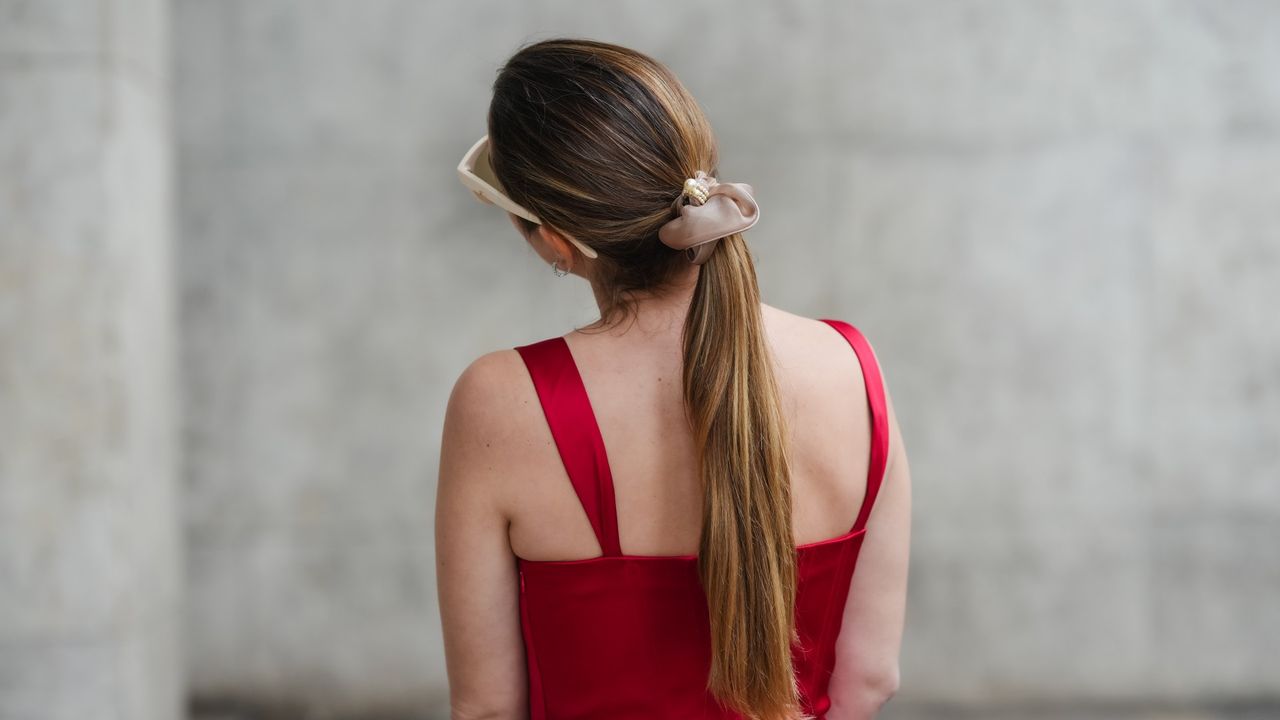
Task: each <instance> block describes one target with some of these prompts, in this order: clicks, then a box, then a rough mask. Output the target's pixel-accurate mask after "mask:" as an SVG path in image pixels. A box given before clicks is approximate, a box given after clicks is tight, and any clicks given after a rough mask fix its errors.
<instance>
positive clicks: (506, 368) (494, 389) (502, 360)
mask: <svg viewBox="0 0 1280 720" xmlns="http://www.w3.org/2000/svg"><path fill="white" fill-rule="evenodd" d="M526 386H527V387H526ZM531 389H532V385H531V383H530V381H529V379H528V372H527V371H526V370H525V367H524V361H523V360H521V359H520V354H519V353H518V352H516V351H515V350H513V349H504V350H495V351H493V352H488V353H485V354H484V355H481V356H480V357H478V358H476V359H475V360H473V361H471V363H470V364H469V365H467V367H466V368H465V369H464V370H463V371H462V373H461V374H460V375H459V376H458V378H457V380H456V381H454V384H453V391H452V392H451V393H450V394H449V405H448V409H447V411H446V418H447V421H453V422H454V423H455V424H461V425H463V426H464V427H466V428H468V429H472V430H480V431H483V430H497V429H499V428H501V427H502V426H503V425H504V424H506V423H508V422H510V421H511V419H512V417H513V415H514V414H516V413H515V411H516V410H517V408H519V407H520V406H521V405H522V404H527V398H525V395H526V394H527V393H526V390H531Z"/></svg>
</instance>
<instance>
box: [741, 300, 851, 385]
mask: <svg viewBox="0 0 1280 720" xmlns="http://www.w3.org/2000/svg"><path fill="white" fill-rule="evenodd" d="M761 313H762V314H763V317H764V324H765V331H766V332H767V333H768V334H769V341H770V345H771V347H772V349H773V352H774V355H775V357H776V359H777V362H778V364H779V366H780V369H781V370H782V372H783V373H791V374H794V375H796V376H797V379H798V380H800V379H807V383H806V384H808V383H812V384H814V385H817V386H829V383H831V382H832V381H836V380H838V379H844V380H845V382H844V383H842V384H846V385H851V386H854V387H856V386H859V385H861V376H862V373H861V372H859V369H860V366H859V364H858V359H857V356H856V355H855V354H854V352H853V349H852V348H851V347H849V343H848V342H847V341H846V340H845V339H844V338H843V337H842V336H841V335H840V333H839V332H837V331H836V329H835V328H833V327H831V326H830V325H828V324H827V323H825V322H823V321H822V320H818V319H814V318H808V317H804V316H802V315H796V314H794V313H790V312H787V311H785V310H780V309H778V308H775V307H772V306H769V305H763V304H762V305H761ZM851 324H854V325H856V323H851Z"/></svg>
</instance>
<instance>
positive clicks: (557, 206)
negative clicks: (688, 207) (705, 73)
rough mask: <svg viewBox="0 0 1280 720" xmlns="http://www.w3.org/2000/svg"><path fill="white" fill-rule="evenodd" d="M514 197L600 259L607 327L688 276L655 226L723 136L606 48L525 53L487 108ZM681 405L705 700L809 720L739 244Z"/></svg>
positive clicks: (783, 461) (782, 474) (688, 360)
mask: <svg viewBox="0 0 1280 720" xmlns="http://www.w3.org/2000/svg"><path fill="white" fill-rule="evenodd" d="M488 125H489V137H490V141H491V157H492V159H493V166H494V171H495V173H496V174H497V176H498V179H499V181H500V182H501V183H502V185H503V187H504V188H505V189H506V191H507V192H508V194H509V195H510V196H511V197H512V199H514V200H515V201H516V202H518V203H520V204H522V205H524V206H525V207H527V208H529V209H530V210H531V211H533V212H534V213H535V214H536V215H538V217H539V218H540V219H541V220H542V221H543V222H544V223H546V224H548V225H550V226H552V227H554V228H556V229H557V230H559V231H561V232H565V233H568V234H570V235H572V236H573V237H575V238H576V239H578V240H580V241H582V242H583V243H585V244H586V245H588V246H589V247H591V248H592V249H594V250H595V251H596V252H597V253H599V257H598V258H597V259H596V264H595V265H594V266H593V272H594V273H595V279H596V281H597V284H598V285H599V287H600V288H601V289H602V290H603V293H604V299H603V303H602V304H603V307H604V311H603V313H602V315H603V317H602V320H604V321H606V322H608V321H610V320H613V319H615V318H616V316H617V315H618V314H619V313H624V312H626V311H627V310H628V308H629V307H630V303H629V298H631V297H632V295H633V294H634V293H637V292H661V291H662V289H663V288H664V287H666V286H667V285H668V284H669V283H670V282H671V280H672V279H673V278H674V277H675V276H676V275H677V273H678V272H680V271H682V270H685V269H687V268H688V263H689V261H688V259H687V257H686V255H685V253H684V252H683V251H677V250H674V249H672V248H669V247H667V246H666V245H664V244H662V242H661V241H659V239H658V229H659V228H660V227H661V226H662V225H663V224H664V223H666V222H667V221H669V220H671V219H672V217H673V212H672V208H673V205H674V203H675V201H676V199H677V198H678V197H679V196H680V193H681V191H682V189H683V186H684V181H685V179H686V178H689V177H693V176H694V174H695V172H696V171H697V170H705V171H707V172H708V173H710V174H712V175H715V174H716V164H717V151H716V142H715V136H714V134H713V133H712V130H711V126H710V124H709V123H708V122H707V120H706V117H705V116H704V114H703V112H702V109H701V108H700V107H699V105H698V103H697V102H696V101H695V100H694V99H693V96H692V95H691V94H690V93H689V92H688V90H687V89H686V88H685V87H684V85H683V84H681V83H680V81H679V80H678V79H677V78H676V77H675V75H674V74H673V73H671V71H670V70H668V69H667V68H666V67H665V66H664V65H662V64H661V63H659V62H657V61H656V60H654V59H652V58H650V57H648V56H647V55H644V54H642V53H639V52H636V51H634V50H630V49H628V48H624V47H620V46H618V45H612V44H608V43H603V42H597V41H592V40H579V39H552V40H545V41H542V42H537V43H534V44H531V45H527V46H525V47H523V48H521V49H520V50H519V51H518V52H517V53H516V54H515V55H514V56H512V57H511V58H510V60H508V61H507V63H506V64H505V65H504V66H503V67H502V69H501V70H500V71H499V73H498V78H497V80H496V81H495V82H494V86H493V100H492V102H491V104H490V107H489V118H488ZM682 345H683V361H684V370H683V387H684V401H685V405H686V411H687V413H688V418H689V423H690V425H691V427H692V430H693V433H694V437H695V439H696V442H697V447H698V449H699V457H700V461H699V475H700V477H701V480H702V484H703V509H702V533H701V539H700V542H699V551H698V574H699V578H700V580H701V583H702V586H703V589H704V591H705V593H706V599H707V610H708V615H709V617H710V620H711V628H710V630H711V633H710V636H711V649H712V653H711V670H710V674H709V676H708V678H707V689H708V690H709V691H710V692H711V693H712V695H714V696H715V697H716V698H717V699H718V700H719V701H720V702H721V703H722V704H723V705H725V706H726V707H729V708H731V709H733V710H734V711H736V712H739V713H740V714H743V715H745V716H747V717H750V718H756V719H758V720H784V719H785V720H792V719H793V718H797V717H800V716H801V709H800V704H801V703H800V697H799V688H798V685H797V682H796V678H795V672H794V667H793V663H792V654H791V653H792V646H793V644H795V643H796V642H797V641H798V639H797V635H796V628H795V590H796V549H795V541H794V537H793V530H792V518H791V505H792V503H791V478H790V473H789V470H788V464H787V452H786V431H785V426H784V422H783V413H782V408H781V402H780V399H779V393H778V387H777V382H776V379H775V377H774V372H773V364H772V362H771V355H770V353H769V350H768V346H767V344H766V341H765V334H764V327H763V319H762V317H761V312H760V294H759V288H758V286H757V283H756V272H755V266H754V263H753V261H752V257H751V252H750V250H749V249H748V248H747V244H746V241H745V240H744V238H743V237H742V235H741V234H740V233H735V234H733V235H730V236H728V237H725V238H723V239H722V240H720V242H719V243H718V246H717V248H716V249H715V251H714V252H713V253H712V254H711V257H710V259H708V260H707V262H706V263H704V264H703V265H702V266H701V267H700V269H699V271H698V279H697V284H696V286H695V289H694V292H693V298H692V301H691V303H690V307H689V311H688V314H687V315H686V318H685V324H684V329H683V333H682Z"/></svg>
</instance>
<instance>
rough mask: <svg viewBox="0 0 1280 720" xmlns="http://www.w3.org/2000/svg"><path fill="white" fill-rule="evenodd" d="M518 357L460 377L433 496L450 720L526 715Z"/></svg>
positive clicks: (480, 365)
mask: <svg viewBox="0 0 1280 720" xmlns="http://www.w3.org/2000/svg"><path fill="white" fill-rule="evenodd" d="M520 363H521V361H520V359H519V357H518V355H517V354H516V353H515V352H514V351H503V352H498V353H492V354H490V355H486V356H484V357H482V358H480V359H479V360H477V361H476V362H475V363H473V364H472V365H471V366H470V367H468V368H467V370H466V371H465V372H463V374H462V376H461V377H460V378H459V379H458V382H457V383H456V385H455V386H454V389H453V393H452V394H451V395H450V398H449V406H448V409H447V410H446V412H445V421H444V434H443V438H442V442H441V448H440V475H439V483H438V485H437V488H436V508H435V542H436V583H437V591H438V596H439V602H440V618H441V624H442V627H443V632H444V650H445V664H446V669H447V672H448V676H449V698H450V706H451V708H452V715H451V717H453V718H455V719H461V718H468V719H470V718H515V717H524V716H525V713H526V712H527V700H526V697H527V686H526V675H525V657H524V647H523V643H522V639H521V628H520V610H519V580H518V573H517V569H516V565H515V556H514V555H513V553H512V552H511V546H510V543H509V541H508V536H507V525H508V520H507V514H506V512H505V510H504V506H503V502H502V490H501V487H502V481H503V479H504V477H506V476H507V474H508V473H509V472H511V471H512V470H513V462H512V455H513V454H514V453H513V452H512V450H511V446H512V445H513V443H514V440H515V438H514V434H515V430H514V429H513V428H512V427H511V426H512V422H511V417H512V413H511V412H510V409H511V407H512V406H513V404H515V403H518V402H519V400H518V399H517V397H516V396H517V395H518V394H519V392H520V391H521V390H523V389H524V387H523V385H522V384H521V382H520V380H521V378H520V376H519V375H518V373H522V372H524V369H523V365H522V364H520Z"/></svg>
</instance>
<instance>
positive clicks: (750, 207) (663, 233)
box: [658, 170, 760, 265]
mask: <svg viewBox="0 0 1280 720" xmlns="http://www.w3.org/2000/svg"><path fill="white" fill-rule="evenodd" d="M751 193H752V190H751V186H750V185H747V184H746V183H722V182H717V181H716V179H715V178H714V177H711V176H710V175H708V174H706V173H705V172H703V171H702V170H699V171H698V172H697V174H696V175H695V176H694V177H691V178H689V179H688V180H686V181H685V183H684V190H683V191H682V192H681V193H680V196H679V197H677V198H676V200H675V205H676V206H677V207H678V209H679V213H680V214H679V216H678V217H676V218H674V219H672V220H671V221H669V222H667V224H666V225H663V226H662V227H661V228H659V230H658V239H659V240H661V241H662V243H663V244H664V245H667V246H669V247H672V248H675V249H676V250H688V251H689V261H690V262H692V263H693V264H695V265H701V264H702V263H704V262H706V261H707V259H708V258H710V257H711V252H712V251H713V250H715V247H716V242H717V241H718V240H720V238H723V237H725V236H728V235H732V234H734V233H737V232H742V231H744V230H746V229H747V228H749V227H751V226H752V225H755V224H756V221H757V220H759V219H760V207H759V206H758V205H756V201H755V198H753V197H752V196H751ZM686 198H687V199H688V202H687V203H686V202H685V200H686Z"/></svg>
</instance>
